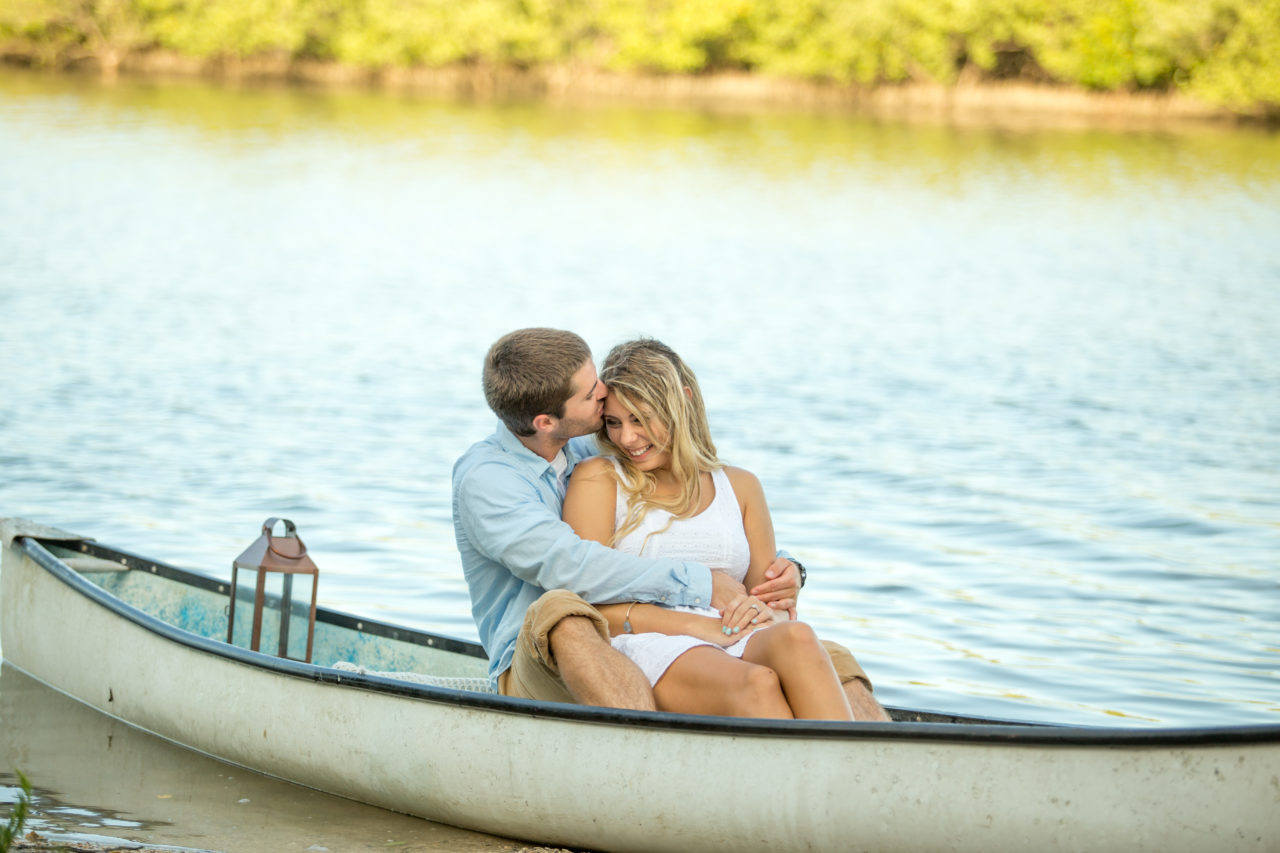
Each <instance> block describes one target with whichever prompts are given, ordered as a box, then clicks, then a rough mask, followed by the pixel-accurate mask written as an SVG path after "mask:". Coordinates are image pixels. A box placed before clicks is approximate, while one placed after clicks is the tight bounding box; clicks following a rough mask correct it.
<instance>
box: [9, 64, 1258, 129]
mask: <svg viewBox="0 0 1280 853" xmlns="http://www.w3.org/2000/svg"><path fill="white" fill-rule="evenodd" d="M0 61H5V62H7V63H8V64H9V65H11V66H15V65H26V64H28V58H27V57H24V56H21V55H15V54H12V53H11V54H9V55H7V56H0ZM70 70H71V71H72V72H75V73H84V74H93V75H95V76H101V77H103V78H104V79H108V80H110V79H115V78H117V77H128V78H141V79H153V80H165V79H204V80H212V81H217V82H222V83H226V84H232V85H298V86H304V87H311V88H323V89H369V90H377V91H388V92H396V93H420V94H426V95H434V96H448V97H460V98H466V99H477V100H487V99H505V98H513V99H525V98H533V99H541V100H546V101H549V102H553V103H583V104H591V103H633V104H653V105H673V106H674V105H686V106H696V107H699V108H709V109H716V110H742V109H755V108H779V107H783V108H790V109H797V108H798V109H805V110H818V111H838V112H849V113H855V114H861V115H869V116H875V117H884V118H895V119H906V120H927V121H945V122H948V123H958V124H982V125H991V124H996V125H1010V124H1015V125H1016V124H1051V125H1055V126H1061V125H1079V126H1090V127H1099V126H1101V127H1116V128H1122V129H1129V128H1132V129H1143V128H1156V127H1167V126H1170V125H1179V124H1228V125H1229V124H1237V123H1242V122H1252V123H1256V122H1258V121H1260V119H1259V117H1257V116H1242V115H1239V114H1236V113H1233V112H1231V111H1229V110H1226V109H1223V108H1220V107H1216V106H1213V105H1210V104H1206V103H1203V102H1200V101H1196V100H1194V99H1191V98H1187V97H1184V96H1181V95H1176V94H1152V93H1124V92H1090V91H1086V90H1083V89H1074V88H1069V87H1064V86H1051V85H1043V84H1031V83H1025V82H987V81H971V82H961V83H958V84H957V85H955V86H950V87H947V86H941V85H936V84H917V83H912V84H901V85H883V86H874V87H864V86H856V85H847V86H846V85H836V84H827V83H821V82H815V81H805V80H791V79H781V78H772V77H766V76H763V75H759V74H748V73H714V74H700V75H643V74H620V73H612V72H605V71H599V70H595V69H588V68H580V67H573V66H547V67H543V68H534V69H516V68H508V67H500V66H487V65H474V66H451V67H445V68H387V69H381V70H369V69H362V68H354V67H351V66H344V65H340V64H337V63H332V62H316V61H294V60H290V59H288V58H285V57H270V56H268V57H258V58H253V59H244V60H231V59H224V60H199V59H193V58H190V57H184V56H180V55H178V54H174V53H171V52H165V51H150V52H146V53H140V54H135V55H131V56H128V57H125V58H124V60H123V61H122V62H121V63H120V65H119V67H118V69H116V70H113V71H111V72H110V73H106V74H104V73H102V71H101V69H99V68H97V67H96V66H92V65H82V66H76V67H73V68H71V69H70Z"/></svg>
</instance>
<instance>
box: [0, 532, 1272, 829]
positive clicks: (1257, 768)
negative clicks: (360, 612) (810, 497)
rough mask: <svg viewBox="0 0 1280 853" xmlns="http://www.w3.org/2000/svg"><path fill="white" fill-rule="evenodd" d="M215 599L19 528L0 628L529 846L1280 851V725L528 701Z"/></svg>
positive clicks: (346, 787) (42, 664)
mask: <svg viewBox="0 0 1280 853" xmlns="http://www.w3.org/2000/svg"><path fill="white" fill-rule="evenodd" d="M227 601H228V592H227V582H226V581H220V580H217V579H213V578H210V577H207V576H204V575H200V574H195V573H192V572H188V571H185V570H182V569H178V568H175V567H173V566H169V565H166V564H164V563H160V562H156V561H153V560H148V559H144V558H142V557H139V556H136V555H133V554H130V553H127V552H123V551H119V550H115V549H111V548H107V547H103V546H101V545H99V544H96V543H94V542H91V541H83V540H56V539H52V538H43V539H40V538H35V537H33V536H17V537H15V538H14V539H13V540H12V542H11V543H7V544H6V546H5V548H4V561H3V568H2V569H0V631H2V636H0V644H2V647H3V651H4V656H5V658H6V659H7V660H8V661H9V662H10V663H11V664H12V665H14V666H16V667H18V668H19V669H21V670H23V671H25V672H26V673H27V674H29V675H31V676H33V677H35V678H36V679H38V680H40V681H43V682H45V683H46V684H48V685H50V686H51V687H54V688H56V689H58V690H61V691H63V692H64V693H67V694H69V695H71V696H73V697H75V698H76V699H79V700H80V701H81V702H84V703H86V704H87V705H90V706H92V707H94V708H97V709H98V710H100V711H102V712H103V713H106V714H110V715H112V716H114V717H117V718H119V719H121V720H124V721H125V722H128V723H131V724H133V725H135V726H138V727H140V728H142V729H144V730H146V731H149V732H153V733H155V734H157V735H159V736H161V737H164V738H168V739H169V740H172V741H175V742H177V743H179V744H183V745H186V746H188V747H191V748H192V749H196V750H199V751H201V752H204V753H207V754H209V755H213V756H216V757H218V758H222V759H224V760H226V761H229V762H232V763H234V764H238V765H242V766H244V767H248V768H251V769H253V770H257V771H260V772H262V773H266V774H269V775H271V776H276V777H279V778H281V779H286V780H289V781H292V782H296V783H298V784H301V785H306V786H309V787H312V788H316V789H319V790H321V791H326V792H329V793H332V794H337V795H340V796H343V797H348V798H351V799H353V800H358V801H361V802H364V803H369V804H373V805H377V806H382V807H384V808H388V809H392V810H394V811H397V812H403V813H406V814H411V815H417V816H420V817H423V818H428V819H430V820H433V821H438V822H442V823H448V824H452V825H455V826H459V827H465V828H469V829H475V830H480V831H484V832H488V833H493V834H497V835H505V836H510V837H512V838H519V839H524V840H527V841H534V842H539V843H544V844H552V845H559V846H568V847H577V848H586V849H591V850H606V851H645V853H655V851H680V853H684V851H691V850H697V851H721V850H723V851H727V853H747V851H766V850H767V851H778V850H786V851H799V850H841V851H859V850H865V851H876V853H891V852H892V851H913V853H914V851H933V850H953V851H983V853H991V852H992V851H1028V850H1037V851H1042V850H1079V851H1107V850H1117V851H1135V850H1151V851H1160V853H1171V851H1195V853H1200V851H1205V850H1214V851H1225V850H1254V851H1265V850H1272V851H1274V850H1276V849H1278V847H1280V725H1275V726H1246V727H1223V728H1209V729H1130V728H1095V727H1074V726H1047V725H1037V724H1025V723H1017V722H1002V721H995V720H975V719H972V718H969V719H962V718H957V717H947V716H945V715H939V714H932V713H924V712H915V711H909V710H902V709H893V710H892V713H893V715H894V717H895V720H896V722H893V723H812V722H791V721H788V722H779V721H766V720H759V721H757V720H739V719H730V718H721V717H694V716H686V715H677V714H664V713H636V712H623V711H616V710H610V709H599V708H589V707H581V706H574V705H561V704H554V703H537V702H530V701H526V700H519V699H510V698H506V697H502V696H496V695H493V694H491V693H485V692H475V691H472V690H467V689H459V687H465V686H468V685H470V684H472V683H473V682H474V680H475V679H477V678H478V677H480V676H483V674H484V671H485V659H484V653H483V651H482V650H481V649H480V648H479V647H478V646H476V645H474V644H472V643H467V642H464V641H461V640H457V639H453V638H450V637H443V636H439V635H433V634H427V633H422V632H418V631H414V630H410V629H406V628H400V627H396V626H393V625H388V624H383V623H379V622H375V621H371V620H368V619H360V618H356V617H352V616H349V615H345V614H341V613H336V612H332V611H327V610H322V611H321V612H320V613H319V616H318V623H317V628H316V640H315V642H316V653H315V657H314V659H315V660H316V661H318V662H320V663H321V664H323V665H311V664H303V663H297V662H294V661H289V660H283V659H279V658H276V657H272V656H269V655H265V654H259V653H255V652H250V651H246V650H244V649H240V648H237V647H234V646H230V645H228V644H226V643H225V642H223V641H222V638H224V637H225V635H226V614H225V611H226V604H227ZM331 664H340V665H341V666H345V667H347V669H341V668H335V667H334V666H332V665H331ZM353 665H354V666H358V667H360V668H361V671H354V672H353V671H351V667H352V666H353ZM377 672H381V673H387V672H393V673H405V672H413V673H418V674H419V680H418V681H417V682H415V681H406V680H403V679H402V678H399V677H387V676H385V675H378V674H373V673H377ZM433 680H434V681H435V683H419V682H431V681H433ZM762 759H766V760H767V764H768V768H767V770H765V771H764V772H760V771H759V769H758V765H759V763H760V762H761V760H762Z"/></svg>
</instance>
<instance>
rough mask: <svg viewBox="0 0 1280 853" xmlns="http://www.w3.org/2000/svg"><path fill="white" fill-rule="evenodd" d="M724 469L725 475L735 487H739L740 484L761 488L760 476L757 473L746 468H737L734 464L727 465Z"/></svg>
mask: <svg viewBox="0 0 1280 853" xmlns="http://www.w3.org/2000/svg"><path fill="white" fill-rule="evenodd" d="M722 470H723V471H724V474H725V476H726V477H728V478H729V482H730V483H731V484H732V485H733V487H734V488H735V489H736V488H738V486H739V484H741V485H742V486H749V487H754V488H757V489H758V488H760V478H759V477H757V476H756V475H755V474H752V473H751V472H750V471H748V470H747V469H746V468H735V467H734V466H732V465H726V466H724V468H723V469H722Z"/></svg>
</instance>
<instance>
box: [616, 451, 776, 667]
mask: <svg viewBox="0 0 1280 853" xmlns="http://www.w3.org/2000/svg"><path fill="white" fill-rule="evenodd" d="M610 461H611V462H613V464H614V466H615V468H616V467H617V466H619V465H620V464H621V463H620V462H618V461H617V460H614V459H611V460H610ZM711 482H712V484H713V485H714V487H715V497H714V498H713V499H712V501H711V505H710V506H708V507H707V508H706V509H705V510H703V511H702V512H700V513H698V514H697V515H695V516H693V517H692V518H686V519H680V520H676V521H673V522H671V526H670V527H669V528H667V529H666V530H664V531H663V532H661V533H654V534H653V535H652V536H649V534H650V533H651V532H653V531H657V530H662V527H663V525H665V524H666V523H667V519H669V518H670V517H671V513H669V512H666V511H664V510H659V509H652V510H649V512H648V513H647V514H646V515H645V517H644V520H643V521H641V522H640V526H639V527H638V528H636V529H635V530H633V531H631V532H630V533H628V534H627V535H626V536H625V537H624V538H623V539H622V540H620V541H619V542H617V543H616V544H615V545H614V546H613V547H614V548H616V549H618V550H619V551H625V552H627V553H629V554H639V555H641V556H644V557H671V558H673V559H677V560H690V561H692V562H696V563H702V564H703V565H704V566H709V567H711V568H715V569H727V570H728V571H729V574H731V575H732V576H733V577H734V578H735V579H736V580H738V581H739V582H741V581H742V579H743V578H745V577H746V576H747V568H748V566H750V564H751V548H750V546H749V545H748V544H747V534H746V531H745V530H743V528H742V509H741V508H740V507H739V506H738V499H737V496H736V495H734V493H733V486H731V485H730V484H729V476H728V475H727V474H725V472H724V469H720V470H718V471H713V472H712V474H711ZM626 500H627V499H626V495H625V494H623V491H622V486H621V485H619V486H618V502H617V509H616V511H615V513H614V516H615V517H614V528H615V529H617V528H618V527H620V526H621V525H622V522H623V519H625V518H626V515H627V503H626ZM646 536H648V541H647V542H646V541H645V537H646ZM671 609H672V610H680V611H684V612H686V613H699V614H702V615H703V616H715V617H717V618H718V617H719V615H720V614H719V613H717V612H716V611H715V610H713V609H711V608H710V607H683V606H677V607H672V608H671ZM612 642H613V647H614V648H615V649H617V650H618V651H620V652H622V653H623V654H624V655H626V656H627V657H629V658H631V660H633V661H635V663H636V664H637V665H638V666H639V667H640V669H641V670H643V671H644V674H645V675H646V676H648V678H649V683H650V684H657V683H658V679H660V678H662V675H663V673H665V672H666V671H667V667H669V666H671V663H672V662H673V661H674V660H675V659H676V658H678V657H680V655H682V654H684V653H685V652H687V651H688V650H689V649H692V648H695V647H697V646H712V647H713V648H720V647H719V646H715V644H713V643H708V642H706V641H704V640H698V639H695V638H693V637H689V636H685V635H680V636H669V635H667V634H653V633H648V634H620V635H619V636H617V637H614V638H613V641H612ZM746 645H747V638H743V639H741V640H739V641H738V642H737V643H735V644H733V645H732V646H729V647H728V648H727V649H725V651H726V652H728V653H729V654H731V655H733V656H734V657H739V658H740V657H742V652H743V651H744V650H745V649H746Z"/></svg>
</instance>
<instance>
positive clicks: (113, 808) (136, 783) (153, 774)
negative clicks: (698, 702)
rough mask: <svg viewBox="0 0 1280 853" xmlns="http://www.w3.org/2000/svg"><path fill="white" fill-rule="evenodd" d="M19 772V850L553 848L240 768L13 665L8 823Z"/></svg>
mask: <svg viewBox="0 0 1280 853" xmlns="http://www.w3.org/2000/svg"><path fill="white" fill-rule="evenodd" d="M138 665H139V666H145V665H146V664H145V662H141V661H140V662H139V664H138ZM299 718H300V722H299V725H305V724H306V723H305V714H302V713H300V714H299ZM15 769H17V770H21V771H22V772H23V773H24V774H25V775H26V776H27V778H28V779H29V780H30V782H31V785H32V788H33V792H32V793H33V796H32V808H31V812H30V815H29V817H28V820H27V824H26V827H25V829H24V831H23V834H24V835H26V834H27V833H28V832H32V831H34V832H35V833H36V836H37V837H34V838H30V839H28V840H24V841H23V842H22V843H21V844H18V845H15V847H14V849H15V850H56V849H67V850H71V851H107V850H135V851H138V850H141V851H146V850H153V851H154V850H164V851H174V850H181V849H185V850H196V851H202V853H203V851H218V853H292V852H293V851H297V853H326V851H327V852H328V853H360V851H372V850H381V851H385V850H396V851H404V853H430V851H458V852H459V853H518V851H527V853H533V851H540V853H541V852H542V851H548V850H549V849H548V848H542V847H535V846H532V845H530V844H528V843H526V842H521V841H518V840H513V839H506V838H499V837H497V836H492V835H486V834H484V833H479V832H469V831H466V830H461V829H456V828H454V827H449V826H444V825H441V824H435V823H431V822H429V821H425V820H421V819H419V818H414V817H408V816H406V815H401V814H396V813H394V812H389V811H386V810H385V809H380V808H375V807H373V806H366V805H362V804H359V803H354V802H351V801H350V800H344V799H341V798H339V797H333V796H330V795H328V794H322V793H320V792H318V791H313V790H310V789H308V788H302V787H300V786H297V785H293V784H290V783H287V782H282V781H279V780H276V779H271V778H268V777H266V776H262V775H260V774H258V773H254V772H252V771H249V770H244V769H242V768H239V767H234V766H232V765H229V764H226V763H224V762H221V761H218V760H217V759H213V758H210V757H208V756H206V755H202V754H200V753H197V752H193V751H191V750H189V749H186V748H184V747H180V746H177V745H176V744H173V743H170V742H168V741H165V740H163V739H161V738H157V737H155V736H153V735H149V734H146V733H144V732H141V731H139V730H137V729H134V728H132V727H130V726H127V725H125V724H124V723H121V722H119V721H117V720H113V719H111V718H110V717H107V716H105V715H104V714H101V713H99V712H97V711H95V710H93V709H91V708H88V707H86V706H85V705H82V704H80V703H79V702H76V701H75V700H73V699H71V698H69V697H67V696H64V695H62V694H60V693H58V692H56V691H54V690H51V689H50V688H48V687H46V686H44V685H43V684H41V683H39V682H37V681H35V680H33V679H31V678H29V677H27V676H26V675H24V674H23V673H21V672H19V671H18V670H16V669H14V668H13V667H11V666H9V665H7V664H5V665H4V667H3V669H2V670H0V815H2V816H3V818H7V817H8V815H9V808H10V805H9V804H11V803H12V802H14V801H15V796H16V793H17V782H16V777H15V776H14V774H13V771H14V770H15ZM3 818H0V820H2V819H3Z"/></svg>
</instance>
